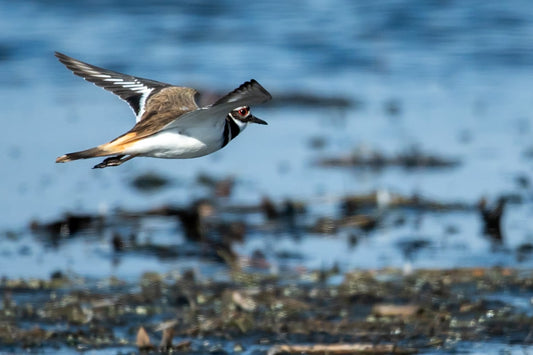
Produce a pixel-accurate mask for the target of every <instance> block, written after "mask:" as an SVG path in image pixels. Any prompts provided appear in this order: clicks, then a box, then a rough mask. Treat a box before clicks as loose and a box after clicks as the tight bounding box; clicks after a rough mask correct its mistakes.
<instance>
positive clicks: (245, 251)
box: [0, 0, 533, 279]
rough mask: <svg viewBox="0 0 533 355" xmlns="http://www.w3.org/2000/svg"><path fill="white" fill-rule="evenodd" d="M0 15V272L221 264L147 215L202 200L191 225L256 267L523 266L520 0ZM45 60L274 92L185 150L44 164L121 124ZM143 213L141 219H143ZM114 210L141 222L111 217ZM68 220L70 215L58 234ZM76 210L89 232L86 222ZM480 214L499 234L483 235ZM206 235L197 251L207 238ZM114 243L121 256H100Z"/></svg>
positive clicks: (123, 114) (525, 211) (528, 148)
mask: <svg viewBox="0 0 533 355" xmlns="http://www.w3.org/2000/svg"><path fill="white" fill-rule="evenodd" d="M0 8H1V9H2V11H1V13H0V95H1V97H2V103H3V112H2V127H3V129H2V131H1V135H2V138H1V139H0V165H1V166H2V179H1V181H2V183H1V184H0V196H1V201H2V202H1V206H2V207H1V212H2V213H1V214H0V230H1V231H2V233H3V235H4V237H3V238H1V239H0V253H2V257H1V258H0V274H1V275H2V276H7V277H48V276H49V275H50V274H51V273H53V272H55V271H57V270H60V271H62V272H69V273H73V274H77V275H83V276H87V277H95V278H100V277H108V276H110V275H114V276H117V277H121V278H130V279H136V278H137V277H139V275H140V274H141V273H142V272H145V271H160V272H165V271H169V270H176V269H177V270H180V269H184V268H190V267H193V268H196V269H197V270H199V271H200V272H203V273H207V275H209V276H212V275H216V273H218V272H220V273H221V274H224V272H225V270H226V269H225V267H224V266H223V264H221V263H220V262H217V261H216V260H213V258H204V257H203V256H202V255H201V254H200V255H198V254H195V253H194V252H192V251H191V255H189V256H184V255H182V254H180V251H183V250H185V249H187V248H189V249H190V250H198V249H199V247H198V246H197V244H195V242H191V241H190V239H191V238H188V236H187V231H186V228H185V227H184V223H183V214H180V213H175V214H176V215H178V217H180V216H181V219H180V218H177V219H173V218H162V217H161V215H164V214H165V213H167V214H168V213H169V212H168V211H169V209H168V208H169V207H168V206H173V208H178V209H180V211H182V212H183V211H188V210H189V209H194V208H196V206H198V204H197V201H198V200H199V199H204V200H203V201H204V202H205V201H207V202H206V203H207V206H208V208H207V209H203V210H202V211H203V212H201V215H202V218H203V217H205V218H207V219H208V220H209V221H211V222H213V221H214V222H213V223H215V224H217V223H218V224H222V225H228V224H229V225H230V226H232V225H233V224H235V223H237V225H238V226H241V227H242V230H244V231H245V232H242V233H240V237H242V238H241V239H242V240H241V242H240V243H236V244H235V245H233V244H232V245H231V251H232V253H234V254H235V255H239V256H240V257H241V258H243V259H252V260H253V259H254V258H260V259H261V260H263V262H264V263H262V264H261V265H263V267H265V268H266V269H268V270H280V269H283V268H295V267H303V268H324V267H331V266H336V267H340V268H341V269H342V270H349V269H353V268H383V267H389V266H390V267H400V268H413V267H414V268H420V267H429V268H440V267H444V268H448V267H457V266H494V265H503V266H519V267H531V266H532V264H533V261H532V260H533V259H532V257H531V255H530V253H531V251H532V250H533V233H532V231H533V222H532V221H531V218H530V216H531V212H532V208H533V203H532V200H531V196H532V194H531V185H530V179H531V173H532V168H531V166H532V160H531V159H532V154H533V144H532V142H533V141H532V138H533V132H532V130H531V120H532V117H531V112H533V100H532V99H533V93H532V92H531V90H530V88H531V86H532V83H533V41H532V38H533V7H531V6H529V3H528V2H526V1H521V0H513V1H506V2H500V1H468V2H464V1H451V0H431V1H426V0H424V1H399V0H384V1H368V2H359V1H358V2H354V1H345V0H334V1H308V2H301V1H268V2H257V3H254V2H238V1H216V2H212V1H174V2H167V1H152V2H150V3H149V4H147V3H146V2H144V1H143V2H141V1H138V0H130V1H119V0H116V1H93V0H91V1H78V2H75V3H72V2H70V1H62V0H57V1H23V2H20V1H0ZM54 51H60V52H63V53H65V54H67V55H70V56H73V57H75V58H78V59H80V60H83V61H86V62H89V63H91V64H95V65H98V66H101V67H104V68H109V69H112V70H115V71H120V72H125V73H128V74H132V75H136V76H140V77H145V78H151V79H154V80H158V81H163V82H168V83H173V84H177V85H184V86H192V87H195V88H197V89H198V90H200V91H201V92H205V93H207V94H209V95H211V96H212V97H213V98H216V97H217V96H218V95H223V94H224V93H226V92H228V91H230V90H232V89H234V88H235V87H237V86H238V85H240V84H241V83H242V82H244V81H246V80H249V79H251V78H254V79H256V80H258V81H259V82H260V83H261V84H262V85H263V86H264V87H265V88H266V89H267V90H269V91H270V92H271V93H272V95H273V97H274V99H273V100H272V102H271V103H270V104H267V105H263V106H257V107H254V108H253V111H254V114H256V115H257V116H258V117H261V118H262V119H264V120H266V121H267V122H268V123H269V125H268V126H250V127H249V128H248V129H247V130H246V132H244V133H243V134H242V135H240V136H239V137H238V138H237V139H236V140H235V141H232V142H231V144H229V145H228V146H227V147H226V148H224V149H223V150H221V151H219V152H216V153H215V154H212V155H210V156H207V157H203V158H199V159H192V160H157V159H146V158H138V159H135V160H133V161H131V162H128V163H126V164H124V165H123V166H120V167H118V168H108V169H103V170H92V169H91V167H92V166H93V165H94V164H96V163H98V162H99V161H97V160H90V161H89V160H87V161H76V162H72V163H68V164H61V165H59V164H55V163H54V160H55V158H56V157H57V156H59V155H62V154H64V153H67V152H71V151H77V150H81V149H86V148H89V147H92V146H95V145H97V144H101V143H104V142H107V141H109V140H110V139H112V138H114V137H116V136H118V135H119V134H121V133H123V132H125V131H126V130H128V129H129V128H131V126H132V125H133V123H134V117H133V115H132V113H131V111H130V109H129V107H128V106H127V105H126V104H124V103H123V102H121V101H120V100H119V99H118V98H117V97H115V96H113V95H112V94H110V93H108V92H105V91H104V90H102V89H100V88H97V87H94V86H93V85H92V84H90V83H87V82H84V81H83V80H82V79H80V78H78V77H75V76H74V75H72V73H71V72H70V71H68V70H67V69H66V68H65V67H64V66H63V65H61V64H60V63H59V62H58V61H57V60H56V58H55V57H54V55H53V53H54ZM220 184H222V190H223V191H222V192H220V191H221V190H220V186H221V185H220ZM224 184H226V185H224ZM224 186H226V188H225V190H224ZM361 196H363V198H362V197H361ZM365 196H366V197H365ZM361 198H362V200H361ZM482 198H485V199H486V202H487V203H486V205H485V207H484V208H481V209H480V207H479V206H478V205H479V202H480V200H481V199H482ZM402 199H403V200H402ZM499 200H500V201H506V203H505V205H504V206H505V208H504V209H503V211H504V213H503V214H502V213H501V212H502V210H501V209H498V208H497V204H498V201H499ZM362 201H363V202H362ZM402 201H403V202H402ZM494 206H496V207H494ZM165 208H166V209H165ZM153 210H158V211H159V212H160V213H159V217H158V218H143V216H145V215H149V214H150V213H148V212H147V211H152V214H154V213H153ZM162 210H164V211H166V212H164V213H163V212H161V211H162ZM121 211H122V212H124V211H125V212H124V213H126V214H127V215H128V213H129V216H130V217H132V216H133V215H135V216H137V217H139V216H141V218H133V217H132V218H131V219H130V220H127V219H126V222H124V221H125V219H124V218H123V215H121V214H120V213H121ZM206 211H207V212H206ZM243 211H246V213H244V212H243ZM303 211H305V212H303ZM482 211H483V212H484V213H482ZM491 213H492V215H491ZM156 214H157V213H156ZM68 216H71V217H70V218H71V219H70V220H69V217H68ZM72 216H77V217H79V216H84V217H86V218H88V221H89V222H90V223H89V224H90V227H89V228H85V229H84V228H81V229H83V233H81V234H76V233H75V232H76V231H75V229H77V228H74V227H77V224H76V223H78V222H79V221H78V222H75V223H74V222H72V221H73V220H74V219H72V218H73V217H72ZM121 216H122V217H121ZM280 216H281V218H283V216H285V217H287V218H288V219H289V223H288V224H287V223H286V220H285V221H284V222H280V219H279V218H278V217H280ZM484 216H485V217H484ZM97 217H98V218H103V220H104V222H103V224H100V225H99V226H98V227H95V226H94V224H93V223H92V222H93V221H94V219H96V218H97ZM354 217H356V218H355V219H354ZM121 218H122V219H121ZM357 218H359V219H357ZM132 220H133V221H132ZM100 221H101V220H100ZM180 221H181V222H180ZM367 222H368V223H367ZM490 223H493V224H495V225H496V227H494V226H493V227H494V228H496V229H498V228H500V231H499V232H500V233H499V235H498V233H496V234H495V233H489V235H487V233H485V232H486V229H487V227H491V225H490ZM218 224H217V225H218ZM202 228H204V227H202ZM206 228H207V227H206ZM494 228H493V229H494ZM204 229H205V228H204ZM489 229H490V228H489ZM206 230H207V234H208V236H207V238H208V239H210V240H212V241H214V242H213V243H215V244H216V243H219V241H218V240H217V238H218V237H220V235H222V234H223V233H222V232H220V231H218V232H213V233H210V231H211V229H209V228H207V229H206ZM243 235H244V237H243ZM75 236H79V237H80V238H74V237H75ZM204 237H205V236H204ZM128 238H130V239H135V240H136V241H135V243H133V242H131V243H129V242H127V240H129V239H128ZM113 240H114V241H115V243H114V244H113V243H112V241H113ZM128 243H129V244H128ZM123 245H125V248H124V249H125V250H128V249H127V247H128V246H130V247H131V250H132V252H131V253H124V254H122V255H121V256H120V258H119V259H118V260H117V258H116V251H117V250H118V249H122V246H123ZM132 245H135V246H136V247H138V248H140V246H146V245H150V246H154V245H157V246H160V247H161V248H162V249H164V250H175V251H176V254H172V255H173V256H172V257H167V258H161V255H160V253H157V252H153V253H148V252H146V249H136V250H142V251H138V252H136V251H135V250H134V248H133V247H132ZM200 249H201V248H200ZM187 250H188V249H187Z"/></svg>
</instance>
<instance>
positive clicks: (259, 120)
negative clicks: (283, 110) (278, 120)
mask: <svg viewBox="0 0 533 355" xmlns="http://www.w3.org/2000/svg"><path fill="white" fill-rule="evenodd" d="M248 122H252V123H258V124H265V125H267V124H268V123H266V121H263V120H262V119H260V118H257V117H255V116H251V117H250V119H249V120H248Z"/></svg>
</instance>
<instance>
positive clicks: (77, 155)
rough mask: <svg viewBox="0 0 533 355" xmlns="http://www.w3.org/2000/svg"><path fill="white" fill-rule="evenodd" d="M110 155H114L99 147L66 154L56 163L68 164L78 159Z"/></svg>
mask: <svg viewBox="0 0 533 355" xmlns="http://www.w3.org/2000/svg"><path fill="white" fill-rule="evenodd" d="M110 154H113V153H110V152H109V151H108V150H107V149H102V147H101V146H98V147H94V148H90V149H86V150H82V151H79V152H74V153H68V154H64V155H62V156H60V157H58V158H57V159H56V163H66V162H69V161H73V160H78V159H88V158H95V157H103V156H106V155H110Z"/></svg>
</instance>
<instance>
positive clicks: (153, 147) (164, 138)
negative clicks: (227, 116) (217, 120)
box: [124, 126, 223, 159]
mask: <svg viewBox="0 0 533 355" xmlns="http://www.w3.org/2000/svg"><path fill="white" fill-rule="evenodd" d="M208 128H209V129H202V128H194V129H192V128H191V129H188V130H185V131H184V130H181V133H184V134H180V131H178V130H168V131H163V132H160V133H157V134H154V135H152V136H149V137H146V138H144V139H141V140H140V141H138V142H136V143H135V144H134V145H132V146H131V147H129V148H128V149H126V150H125V151H124V153H125V154H128V155H139V156H146V157H155V158H166V159H187V158H196V157H201V156H203V155H207V154H210V153H213V152H215V151H217V150H218V149H220V148H221V145H222V140H223V138H222V128H221V129H218V127H213V126H211V127H208Z"/></svg>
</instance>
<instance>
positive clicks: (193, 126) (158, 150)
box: [55, 52, 272, 168]
mask: <svg viewBox="0 0 533 355" xmlns="http://www.w3.org/2000/svg"><path fill="white" fill-rule="evenodd" d="M55 55H56V57H57V58H58V59H59V61H60V62H61V63H63V64H64V65H65V66H66V67H67V68H68V69H70V70H71V71H72V72H73V73H74V74H75V75H78V76H80V77H82V78H83V79H85V80H87V81H89V82H91V83H94V84H95V85H97V86H100V87H102V88H104V89H105V90H108V91H111V92H112V93H113V94H115V95H117V96H119V97H120V98H121V99H122V100H124V101H126V102H127V103H128V104H129V105H130V107H131V108H132V110H133V112H134V113H135V118H136V124H135V126H133V128H132V129H130V130H129V131H128V132H126V133H124V134H123V135H121V136H119V137H117V138H115V139H113V140H112V141H110V142H108V143H104V144H102V145H99V146H97V147H94V148H90V149H87V150H82V151H79V152H74V153H68V154H65V155H62V156H60V157H58V158H57V159H56V163H66V162H69V161H72V160H78V159H88V158H96V157H108V158H106V159H105V160H104V161H102V162H101V163H99V164H97V165H95V166H94V168H106V167H108V166H118V165H120V164H122V163H124V162H126V161H128V160H130V159H132V158H135V157H154V158H166V159H187V158H196V157H201V156H204V155H207V154H211V153H213V152H215V151H217V150H219V149H221V148H223V147H225V146H226V145H227V144H228V143H229V142H230V141H231V140H232V139H234V138H235V137H237V136H238V135H239V133H241V132H242V131H243V130H244V129H245V128H246V126H247V125H248V123H258V124H262V125H266V124H267V123H266V122H265V121H263V120H262V119H260V118H257V117H255V116H254V115H252V113H251V110H250V106H251V105H254V104H260V103H263V102H266V101H269V100H271V99H272V96H271V95H270V93H269V92H268V91H267V90H265V89H264V88H263V87H262V86H261V85H260V84H259V83H258V82H257V81H255V80H254V79H252V80H250V81H247V82H245V83H243V84H242V85H241V86H239V87H238V88H236V89H235V90H233V91H232V92H230V93H228V94H227V95H225V96H223V97H222V98H220V99H219V100H217V101H216V102H215V103H214V104H212V105H209V106H205V107H199V106H198V101H197V99H198V96H199V94H198V91H196V90H195V89H193V88H188V87H183V86H174V85H171V84H166V83H162V82H159V81H155V80H150V79H144V78H139V77H136V76H131V75H127V74H122V73H118V72H115V71H111V70H108V69H104V68H100V67H97V66H94V65H91V64H88V63H85V62H82V61H80V60H77V59H74V58H71V57H69V56H67V55H65V54H62V53H58V52H56V53H55Z"/></svg>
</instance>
